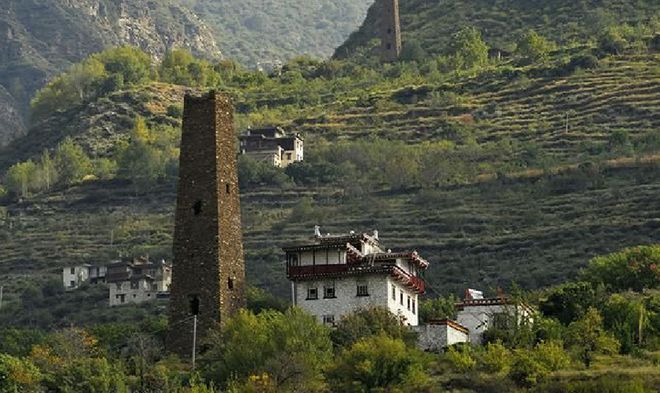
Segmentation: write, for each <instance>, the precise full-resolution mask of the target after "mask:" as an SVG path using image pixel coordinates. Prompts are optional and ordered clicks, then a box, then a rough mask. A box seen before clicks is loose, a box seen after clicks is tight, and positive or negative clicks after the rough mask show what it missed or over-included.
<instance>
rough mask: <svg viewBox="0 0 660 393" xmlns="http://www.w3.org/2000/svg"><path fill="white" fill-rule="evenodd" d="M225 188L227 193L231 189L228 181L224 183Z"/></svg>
mask: <svg viewBox="0 0 660 393" xmlns="http://www.w3.org/2000/svg"><path fill="white" fill-rule="evenodd" d="M225 190H226V191H227V194H229V192H230V191H231V185H230V184H229V183H227V184H225Z"/></svg>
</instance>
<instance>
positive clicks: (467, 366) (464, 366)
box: [445, 344, 477, 373]
mask: <svg viewBox="0 0 660 393" xmlns="http://www.w3.org/2000/svg"><path fill="white" fill-rule="evenodd" d="M445 358H446V359H447V360H448V361H449V363H451V365H452V366H453V367H454V369H455V370H456V371H458V372H462V373H467V372H470V371H472V370H474V368H475V366H476V365H477V360H476V359H475V356H474V353H473V350H472V347H471V346H470V345H460V344H459V345H453V346H451V347H449V349H447V352H445Z"/></svg>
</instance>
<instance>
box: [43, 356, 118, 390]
mask: <svg viewBox="0 0 660 393" xmlns="http://www.w3.org/2000/svg"><path fill="white" fill-rule="evenodd" d="M125 378H126V377H125V375H124V374H123V372H122V371H121V369H120V368H119V367H116V366H115V365H113V364H112V363H110V362H109V361H108V359H106V358H83V359H75V360H73V361H71V362H68V363H66V364H65V365H64V367H63V368H62V369H61V370H59V371H58V372H57V373H55V375H54V376H53V383H52V386H53V387H56V389H57V390H56V391H58V392H61V393H77V392H86V393H127V392H128V391H127V389H126V381H125Z"/></svg>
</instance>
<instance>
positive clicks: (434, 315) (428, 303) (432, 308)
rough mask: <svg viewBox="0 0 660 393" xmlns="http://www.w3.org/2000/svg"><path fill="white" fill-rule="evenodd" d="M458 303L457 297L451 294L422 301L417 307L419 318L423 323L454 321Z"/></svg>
mask: <svg viewBox="0 0 660 393" xmlns="http://www.w3.org/2000/svg"><path fill="white" fill-rule="evenodd" d="M458 301H459V299H458V297H456V295H453V294H452V295H448V296H444V297H438V298H435V299H428V300H424V301H422V302H421V304H420V305H419V318H420V319H421V320H422V321H424V322H428V321H430V320H433V319H455V318H456V303H458Z"/></svg>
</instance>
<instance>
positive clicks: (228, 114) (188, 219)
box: [167, 91, 245, 357]
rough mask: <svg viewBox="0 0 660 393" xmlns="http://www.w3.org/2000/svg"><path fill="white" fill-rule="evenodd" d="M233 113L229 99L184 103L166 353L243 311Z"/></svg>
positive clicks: (185, 350) (186, 352) (188, 347)
mask: <svg viewBox="0 0 660 393" xmlns="http://www.w3.org/2000/svg"><path fill="white" fill-rule="evenodd" d="M235 139H236V136H235V134H234V127H233V108H232V105H231V103H230V101H229V98H227V97H226V96H224V95H220V94H216V93H215V92H213V91H212V92H210V93H209V94H208V95H205V96H202V97H192V96H186V97H185V100H184V110H183V132H182V135H181V156H180V165H179V185H178V197H177V206H176V219H175V221H176V222H175V227H174V265H173V268H172V285H171V290H170V293H171V298H170V321H169V324H170V331H169V333H168V340H167V345H168V349H169V350H171V351H173V352H175V353H178V354H180V355H182V356H184V357H188V356H190V355H191V354H192V343H193V323H192V320H191V319H192V318H191V317H192V316H193V315H197V321H198V325H197V332H198V340H197V342H198V343H199V342H200V339H203V338H204V335H205V333H206V332H207V331H208V330H209V329H211V328H214V327H216V325H217V324H218V323H223V322H224V321H225V320H226V318H227V317H229V316H231V315H232V314H234V313H235V312H236V311H237V310H238V309H239V308H241V307H243V306H244V305H245V262H244V257H243V239H242V232H241V214H240V201H239V194H238V172H237V164H236V152H237V150H236V145H235Z"/></svg>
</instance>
